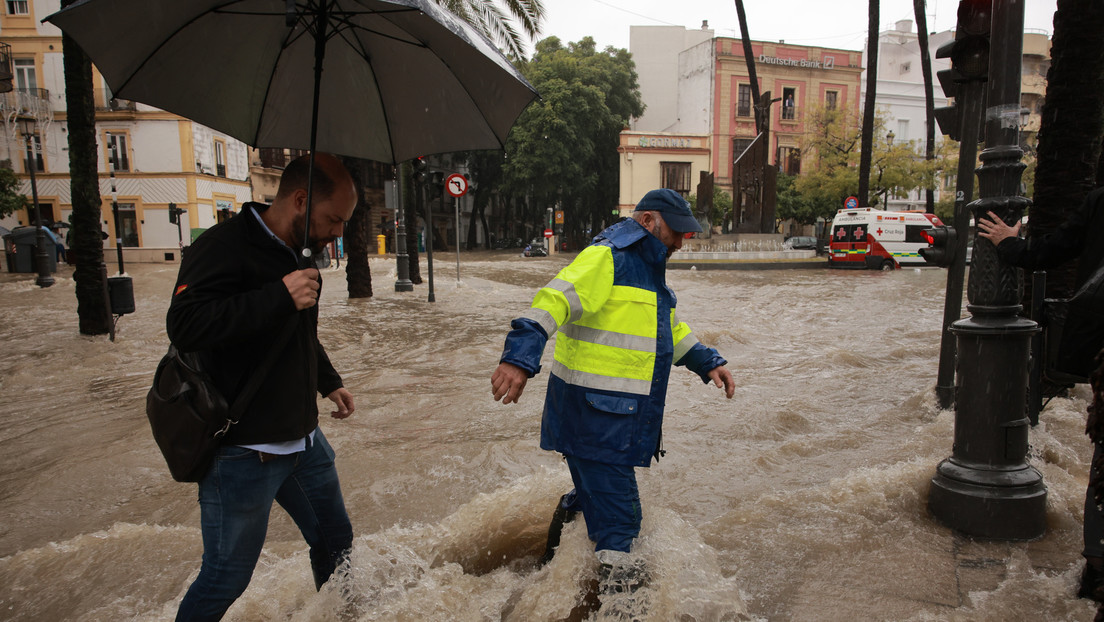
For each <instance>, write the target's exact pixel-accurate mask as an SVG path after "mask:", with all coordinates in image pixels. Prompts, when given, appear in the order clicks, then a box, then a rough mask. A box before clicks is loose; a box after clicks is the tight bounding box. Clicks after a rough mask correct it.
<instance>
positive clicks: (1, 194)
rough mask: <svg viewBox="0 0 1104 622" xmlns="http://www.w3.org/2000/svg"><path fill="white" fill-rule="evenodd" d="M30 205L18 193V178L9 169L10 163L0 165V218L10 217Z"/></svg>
mask: <svg viewBox="0 0 1104 622" xmlns="http://www.w3.org/2000/svg"><path fill="white" fill-rule="evenodd" d="M28 205H30V203H29V202H28V201H27V197H25V196H23V195H22V194H20V193H19V177H17V176H16V174H15V171H13V170H12V169H11V162H10V161H4V162H3V163H2V165H0V218H3V217H5V216H10V215H12V214H14V213H16V212H18V211H19V210H21V209H23V208H24V207H26V206H28Z"/></svg>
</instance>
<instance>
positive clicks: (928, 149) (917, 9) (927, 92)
mask: <svg viewBox="0 0 1104 622" xmlns="http://www.w3.org/2000/svg"><path fill="white" fill-rule="evenodd" d="M924 4H925V3H924V0H913V3H912V6H913V12H914V13H916V32H917V36H918V38H917V43H918V44H919V45H920V71H921V72H922V73H923V74H924V119H925V122H924V127H925V129H926V130H927V132H926V133H927V135H926V136H925V137H924V138H925V140H926V142H925V143H924V144H925V149H924V159H925V160H927V161H928V162H929V163H930V162H931V161H932V160H934V159H935V95H934V91H933V89H934V85H933V84H932V70H931V52H930V50H928V16H927V13H926V12H925V7H924ZM933 184H934V179H929V180H928V182H927V188H925V189H924V195H925V209H924V211H925V212H927V213H929V214H934V213H935V190H934V189H933V188H932V185H933Z"/></svg>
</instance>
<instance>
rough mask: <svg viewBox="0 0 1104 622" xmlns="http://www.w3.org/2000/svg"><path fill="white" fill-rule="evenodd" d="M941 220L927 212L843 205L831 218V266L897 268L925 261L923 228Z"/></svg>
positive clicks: (921, 263) (829, 255)
mask: <svg viewBox="0 0 1104 622" xmlns="http://www.w3.org/2000/svg"><path fill="white" fill-rule="evenodd" d="M942 224H943V223H942V222H941V221H940V220H939V219H938V218H936V216H935V214H925V213H924V212H886V211H882V210H879V209H872V208H869V207H861V208H853V209H841V210H839V211H838V212H836V217H835V219H834V220H833V221H832V239H831V241H830V242H829V244H828V266H829V267H831V268H856V269H871V270H894V269H896V268H899V267H901V266H922V265H925V262H924V258H923V257H921V256H920V249H921V248H925V247H927V245H928V240H927V239H926V238H925V237H924V233H923V232H924V229H930V228H931V227H933V226H939V225H942Z"/></svg>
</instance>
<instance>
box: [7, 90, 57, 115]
mask: <svg viewBox="0 0 1104 622" xmlns="http://www.w3.org/2000/svg"><path fill="white" fill-rule="evenodd" d="M0 115H3V116H4V117H9V116H10V117H34V118H35V119H37V120H38V121H40V122H44V121H49V120H51V119H53V118H54V111H53V109H52V108H51V107H50V91H47V90H46V89H12V90H11V91H8V92H7V93H0Z"/></svg>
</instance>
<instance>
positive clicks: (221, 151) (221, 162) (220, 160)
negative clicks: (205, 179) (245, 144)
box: [215, 138, 226, 177]
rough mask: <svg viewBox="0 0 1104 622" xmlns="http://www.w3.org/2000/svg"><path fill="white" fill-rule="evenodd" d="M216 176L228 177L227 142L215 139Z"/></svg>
mask: <svg viewBox="0 0 1104 622" xmlns="http://www.w3.org/2000/svg"><path fill="white" fill-rule="evenodd" d="M215 175H218V176H219V177H226V141H225V140H222V139H219V138H216V139H215Z"/></svg>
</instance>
